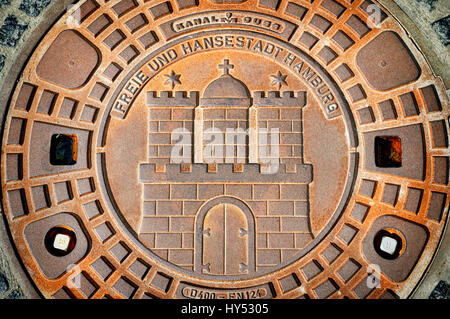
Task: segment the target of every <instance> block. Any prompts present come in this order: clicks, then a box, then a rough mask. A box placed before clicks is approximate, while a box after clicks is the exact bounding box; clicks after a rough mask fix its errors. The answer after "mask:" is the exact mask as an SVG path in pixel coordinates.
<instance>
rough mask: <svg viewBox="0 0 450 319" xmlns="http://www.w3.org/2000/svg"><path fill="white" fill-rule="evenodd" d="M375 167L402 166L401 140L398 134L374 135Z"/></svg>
mask: <svg viewBox="0 0 450 319" xmlns="http://www.w3.org/2000/svg"><path fill="white" fill-rule="evenodd" d="M375 164H376V166H377V167H402V141H401V139H400V137H398V136H377V137H375Z"/></svg>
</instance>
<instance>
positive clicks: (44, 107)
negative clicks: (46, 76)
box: [37, 90, 58, 115]
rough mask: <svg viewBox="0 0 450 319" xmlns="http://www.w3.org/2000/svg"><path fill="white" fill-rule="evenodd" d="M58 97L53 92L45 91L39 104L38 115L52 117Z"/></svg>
mask: <svg viewBox="0 0 450 319" xmlns="http://www.w3.org/2000/svg"><path fill="white" fill-rule="evenodd" d="M57 97H58V95H57V94H56V93H54V92H51V91H46V90H45V91H43V92H42V96H41V99H40V101H39V104H38V109H37V112H38V113H42V114H47V115H50V114H51V113H52V111H53V108H54V106H55V103H56V99H57Z"/></svg>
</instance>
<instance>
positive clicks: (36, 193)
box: [31, 185, 51, 210]
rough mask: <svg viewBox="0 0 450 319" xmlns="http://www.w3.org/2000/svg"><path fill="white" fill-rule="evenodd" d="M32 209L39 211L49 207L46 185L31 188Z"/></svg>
mask: <svg viewBox="0 0 450 319" xmlns="http://www.w3.org/2000/svg"><path fill="white" fill-rule="evenodd" d="M31 194H32V196H33V204H34V209H35V210H39V209H43V208H47V207H50V206H51V201H50V195H49V193H48V186H47V185H40V186H34V187H32V188H31Z"/></svg>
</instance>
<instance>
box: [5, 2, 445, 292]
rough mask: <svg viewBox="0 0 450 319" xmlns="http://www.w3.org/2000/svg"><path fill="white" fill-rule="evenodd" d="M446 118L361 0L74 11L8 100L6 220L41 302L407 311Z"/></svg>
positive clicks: (397, 30)
mask: <svg viewBox="0 0 450 319" xmlns="http://www.w3.org/2000/svg"><path fill="white" fill-rule="evenodd" d="M448 118H449V108H448V101H447V97H446V94H445V89H444V87H443V85H442V83H441V82H440V81H439V79H436V78H435V77H434V76H433V74H432V72H431V70H430V68H429V66H428V65H427V63H426V61H425V59H424V57H423V56H422V55H421V53H420V51H419V50H418V49H417V48H416V47H415V46H414V45H413V43H412V42H411V40H410V39H409V38H408V35H407V34H406V32H405V31H404V30H403V29H402V28H401V26H400V25H399V24H398V23H397V22H396V20H394V19H393V18H392V17H391V16H389V15H388V14H387V13H386V12H384V11H383V10H382V9H380V7H379V6H377V5H376V4H375V3H373V2H372V1H361V0H357V1H352V2H350V1H343V0H342V1H337V0H336V1H332V0H322V1H320V0H316V1H313V2H312V3H311V2H310V1H276V0H273V1H271V0H260V1H256V0H248V1H238V2H236V1H234V2H227V3H219V2H217V1H206V0H205V1H198V2H197V1H194V0H178V1H141V0H136V1H134V0H121V1H100V0H97V1H93V0H88V1H80V3H78V4H77V5H75V6H74V7H72V8H71V9H70V10H69V12H68V13H67V14H66V15H64V16H63V17H62V18H61V19H60V20H59V21H58V22H57V23H56V24H55V25H54V26H53V27H52V29H51V30H50V31H49V32H48V34H47V35H46V36H45V37H44V38H43V40H42V41H41V43H40V44H39V46H38V47H37V48H36V50H35V52H34V53H33V55H32V56H31V58H30V61H29V63H28V65H27V67H26V68H25V70H24V72H23V73H22V76H21V78H20V80H19V82H18V84H17V86H16V89H15V92H14V94H13V96H12V100H11V105H10V109H9V112H8V116H7V119H6V125H5V134H4V139H3V142H2V158H1V161H2V167H1V177H2V192H3V207H4V209H5V213H6V216H7V219H8V223H9V228H10V231H11V234H12V237H13V240H14V243H15V245H16V248H17V251H18V254H19V256H20V257H21V259H22V261H23V263H24V265H25V267H26V269H27V271H28V273H29V274H30V276H31V278H32V279H33V281H34V283H35V284H36V286H37V287H38V289H39V290H40V291H41V293H42V295H43V296H44V297H46V298H52V297H53V298H302V297H303V298H344V297H349V298H384V297H401V298H405V297H407V296H408V295H409V294H410V293H411V291H412V290H413V289H414V287H415V286H416V284H417V283H418V281H419V280H420V278H421V276H422V275H423V273H424V272H425V271H426V269H427V266H428V265H429V263H430V261H431V258H432V256H433V254H434V252H435V250H436V247H437V245H438V243H439V240H440V237H441V234H442V231H443V229H444V226H445V223H446V221H447V215H448V202H449V199H448V194H449V189H448V182H449V181H448V171H449V162H448V160H449V158H448V157H449V149H448V125H449V123H448ZM58 136H59V137H67V139H66V140H65V141H66V142H64V143H62V142H61V143H62V144H60V148H58V147H53V146H52V145H53V144H52V140H54V139H55V138H56V137H58ZM228 138H230V139H228ZM69 140H73V141H74V142H72V143H70V142H69ZM213 140H214V141H215V144H213V145H212V143H211V141H213ZM230 141H231V142H230ZM236 141H237V142H236ZM380 141H382V142H380ZM383 141H384V142H383ZM386 141H388V142H389V143H391V144H386ZM383 143H384V144H383ZM68 145H70V148H68V149H67V150H68V153H66V154H64V152H63V151H64V149H65V148H66V147H67V146H68ZM267 145H269V147H266V146H267ZM384 145H390V146H389V147H390V148H388V149H387V150H388V151H387V152H386V151H383V152H379V151H376V150H377V149H379V148H382V147H385V146H384ZM230 146H231V147H230ZM55 149H59V150H62V152H63V153H56V154H55V153H52V152H56V151H55ZM274 152H275V153H274ZM386 154H387V155H386ZM69 155H70V156H71V157H70V158H68V157H67V156H69ZM52 156H56V158H58V159H59V161H56V162H55V161H52V160H51V158H52ZM58 156H59V157H58ZM389 156H390V157H389ZM380 157H381V159H380ZM383 157H389V158H383ZM383 160H384V161H383ZM64 161H67V162H64ZM55 227H56V229H58V227H59V228H60V229H66V230H67V229H68V230H69V231H68V232H62V233H61V236H59V237H55V236H54V234H53V233H52V236H53V237H51V238H58V241H56V239H55V241H54V243H53V245H54V246H53V247H50V248H49V246H48V245H51V243H50V244H47V245H46V241H45V238H46V235H47V234H48V232H49V231H53V230H54V229H55ZM67 234H71V235H72V234H74V237H73V238H76V240H75V241H74V242H75V244H74V242H73V241H71V239H70V238H69V237H70V236H66V237H64V235H67ZM47 238H48V237H47ZM69 247H70V250H68V249H69ZM54 249H60V250H63V251H65V253H61V254H55V253H53V254H52V251H54ZM380 249H381V250H380ZM380 251H381V253H380ZM386 253H387V255H386ZM374 278H375V279H377V278H379V280H380V282H379V283H378V282H376V280H375V282H374Z"/></svg>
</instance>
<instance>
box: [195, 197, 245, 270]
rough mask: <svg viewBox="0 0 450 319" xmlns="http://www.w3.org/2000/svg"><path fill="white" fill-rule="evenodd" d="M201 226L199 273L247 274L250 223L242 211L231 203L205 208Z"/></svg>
mask: <svg viewBox="0 0 450 319" xmlns="http://www.w3.org/2000/svg"><path fill="white" fill-rule="evenodd" d="M202 226H203V227H202V235H203V240H202V256H201V259H202V267H201V268H202V272H203V273H208V274H214V275H241V274H247V273H248V271H249V269H248V268H249V267H248V265H249V254H248V251H249V234H248V232H249V229H248V227H249V225H248V221H247V216H246V215H245V214H244V212H243V211H242V210H241V209H240V208H239V207H237V206H235V205H232V204H228V203H226V204H218V205H216V206H214V207H212V208H210V209H209V210H208V212H207V213H206V215H205V218H204V220H203V225H202Z"/></svg>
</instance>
